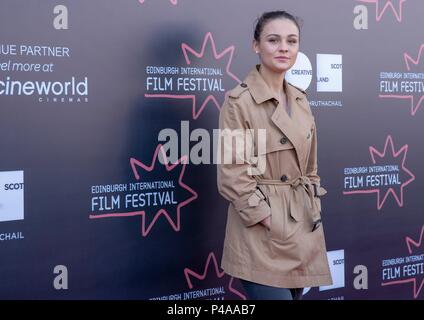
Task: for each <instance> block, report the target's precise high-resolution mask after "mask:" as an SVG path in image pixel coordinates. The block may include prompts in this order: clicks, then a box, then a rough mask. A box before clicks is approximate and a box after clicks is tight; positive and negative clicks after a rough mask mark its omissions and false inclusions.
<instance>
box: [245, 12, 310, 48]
mask: <svg viewBox="0 0 424 320" xmlns="http://www.w3.org/2000/svg"><path fill="white" fill-rule="evenodd" d="M275 19H287V20H290V21H292V22H293V23H294V24H295V25H296V27H297V29H298V30H299V33H300V26H301V24H302V21H301V19H300V18H298V17H295V16H293V15H291V14H290V13H288V12H287V11H281V10H277V11H268V12H264V13H263V14H262V15H261V16H260V17H259V18H258V19H257V20H256V26H255V31H254V33H253V38H254V39H255V40H256V41H258V42H259V38H260V37H261V33H262V31H263V29H264V27H265V25H266V24H267V23H268V22H269V21H271V20H275Z"/></svg>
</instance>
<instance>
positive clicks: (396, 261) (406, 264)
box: [381, 225, 424, 299]
mask: <svg viewBox="0 0 424 320" xmlns="http://www.w3.org/2000/svg"><path fill="white" fill-rule="evenodd" d="M414 233H415V235H414V236H407V237H405V245H406V249H407V250H408V252H407V254H408V255H407V256H400V257H393V258H386V259H384V260H382V262H381V267H382V269H381V280H382V282H381V285H382V286H383V287H385V286H396V287H397V286H405V285H409V286H411V288H412V296H413V297H414V299H417V298H419V297H420V298H421V299H422V298H423V295H422V289H423V286H424V250H423V246H422V244H423V237H424V225H423V226H422V227H421V232H419V234H418V233H416V232H414ZM420 294H421V295H420Z"/></svg>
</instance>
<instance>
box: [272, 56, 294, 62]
mask: <svg viewBox="0 0 424 320" xmlns="http://www.w3.org/2000/svg"><path fill="white" fill-rule="evenodd" d="M275 59H276V60H278V61H283V62H285V61H288V60H290V58H288V57H275Z"/></svg>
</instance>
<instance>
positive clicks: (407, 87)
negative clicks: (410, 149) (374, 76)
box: [379, 44, 424, 116]
mask: <svg viewBox="0 0 424 320" xmlns="http://www.w3.org/2000/svg"><path fill="white" fill-rule="evenodd" d="M423 51H424V44H421V46H420V48H419V50H418V52H417V53H415V54H410V53H408V52H404V54H403V60H404V64H405V65H404V66H405V69H404V70H401V71H393V70H390V71H382V72H380V81H379V83H380V88H379V89H380V93H379V97H380V98H381V99H391V100H392V101H397V102H398V105H399V106H400V107H402V108H405V109H406V108H408V107H409V109H410V113H411V116H415V114H416V113H417V111H418V109H419V108H420V107H421V105H422V103H423V101H424V73H423V72H422V71H423V64H422V63H421V60H422V56H423V54H424V52H423Z"/></svg>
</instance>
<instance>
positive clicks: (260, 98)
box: [245, 65, 303, 168]
mask: <svg viewBox="0 0 424 320" xmlns="http://www.w3.org/2000/svg"><path fill="white" fill-rule="evenodd" d="M258 68H259V65H257V66H256V67H255V68H253V70H252V71H251V72H250V73H249V75H248V76H247V78H246V80H245V81H246V83H247V85H248V87H249V91H250V93H251V95H252V97H253V99H254V100H255V102H256V103H257V104H258V107H261V104H262V103H264V102H265V101H269V100H273V99H275V100H277V99H276V97H275V96H274V95H273V93H272V92H271V90H270V88H269V87H268V84H267V83H266V82H265V80H264V79H263V77H262V76H261V74H260V73H259V70H258ZM283 85H284V88H285V91H286V94H287V102H288V104H289V106H291V117H290V116H289V115H288V114H287V112H286V110H284V108H283V107H282V106H281V105H277V106H276V108H275V110H274V112H273V114H272V116H271V121H272V122H273V123H274V124H275V125H276V126H277V128H278V129H279V130H280V131H281V132H282V133H283V134H284V135H285V136H286V137H287V138H288V139H289V140H290V142H291V143H292V144H293V146H294V148H295V150H296V154H297V158H298V162H299V164H300V160H299V158H300V157H301V156H302V150H303V149H302V143H303V142H302V141H303V140H302V138H301V130H299V125H300V123H299V121H302V119H301V117H300V116H299V114H300V110H299V108H302V106H301V103H300V101H301V100H302V99H303V97H302V96H301V94H300V92H297V90H296V89H295V88H294V87H292V86H291V85H289V84H288V82H287V81H286V80H285V79H284V83H283ZM300 167H301V168H302V166H300Z"/></svg>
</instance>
